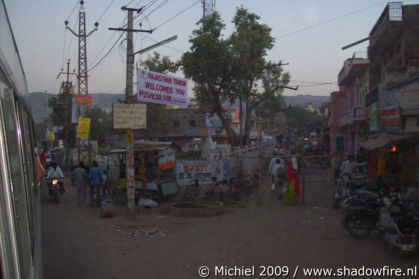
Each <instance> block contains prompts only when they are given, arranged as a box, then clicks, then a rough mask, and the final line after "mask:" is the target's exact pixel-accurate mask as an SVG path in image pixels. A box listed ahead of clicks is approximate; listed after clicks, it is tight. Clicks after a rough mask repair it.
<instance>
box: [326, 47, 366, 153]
mask: <svg viewBox="0 0 419 279" xmlns="http://www.w3.org/2000/svg"><path fill="white" fill-rule="evenodd" d="M368 65H369V62H368V60H367V59H364V58H357V57H356V55H355V54H354V56H353V57H352V58H349V59H347V60H346V61H345V63H344V65H343V67H342V69H341V71H340V72H339V75H338V84H339V88H340V91H338V92H332V93H331V105H330V109H331V111H330V119H329V123H328V124H329V128H330V152H331V154H336V153H337V154H353V153H356V152H357V151H358V149H359V144H358V142H359V139H358V135H357V125H356V124H358V123H357V121H358V120H359V119H360V118H359V116H360V114H363V113H364V111H365V109H363V108H362V107H361V105H360V104H362V103H363V101H362V100H363V96H362V94H359V92H358V91H359V88H360V86H359V83H360V80H363V79H362V77H363V76H364V75H365V73H366V72H367V70H368Z"/></svg>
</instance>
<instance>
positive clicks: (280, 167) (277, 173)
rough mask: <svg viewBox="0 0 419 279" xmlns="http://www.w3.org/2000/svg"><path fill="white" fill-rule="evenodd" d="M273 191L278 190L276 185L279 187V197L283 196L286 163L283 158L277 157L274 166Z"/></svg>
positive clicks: (272, 174)
mask: <svg viewBox="0 0 419 279" xmlns="http://www.w3.org/2000/svg"><path fill="white" fill-rule="evenodd" d="M271 176H272V191H275V190H276V187H277V186H278V188H279V192H280V194H279V198H282V191H281V189H280V188H281V187H282V184H283V183H282V180H283V178H284V177H285V163H284V161H283V160H282V159H281V158H277V159H276V161H275V163H274V165H273V166H272V172H271Z"/></svg>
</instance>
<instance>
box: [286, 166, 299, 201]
mask: <svg viewBox="0 0 419 279" xmlns="http://www.w3.org/2000/svg"><path fill="white" fill-rule="evenodd" d="M287 182H288V183H289V184H290V183H294V190H295V195H296V196H297V198H299V197H300V183H299V180H298V171H297V170H296V169H294V167H293V164H292V162H291V161H289V162H288V168H287Z"/></svg>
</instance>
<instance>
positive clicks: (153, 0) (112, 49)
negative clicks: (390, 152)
mask: <svg viewBox="0 0 419 279" xmlns="http://www.w3.org/2000/svg"><path fill="white" fill-rule="evenodd" d="M157 1H159V0H151V1H150V2H148V3H147V4H146V5H145V6H144V7H145V8H144V9H143V11H144V10H146V9H147V7H150V6H152V5H153V4H154V3H156V2H157ZM131 2H132V1H131ZM131 2H130V3H131ZM140 3H141V1H139V2H138V3H137V4H136V6H138V5H139V4H140ZM139 15H140V14H138V15H136V16H135V17H134V20H135V19H136V18H137V17H139ZM124 21H125V19H124ZM127 24H128V23H126V24H125V25H124V26H123V27H126V26H127ZM116 32H117V31H114V34H115V33H116ZM114 34H112V36H111V38H112V37H113V35H114ZM123 35H124V32H121V35H120V36H119V37H118V39H117V40H116V41H115V42H114V44H113V45H112V47H111V48H110V49H109V50H108V51H107V52H106V53H105V55H104V56H103V57H102V58H101V59H100V60H99V61H98V62H97V63H96V64H94V65H93V66H92V67H90V68H89V69H88V72H90V73H91V71H93V70H94V69H96V68H97V67H98V66H99V65H100V64H101V63H102V62H103V61H104V60H105V59H106V58H107V57H108V56H109V55H110V54H112V53H113V51H114V49H115V47H116V45H117V44H118V42H119V41H120V40H121V38H122V36H123ZM109 41H110V40H108V42H109ZM103 49H104V48H103ZM103 49H102V50H101V52H102V51H103ZM101 52H100V53H101ZM97 57H98V56H97ZM96 59H97V58H95V59H94V60H96Z"/></svg>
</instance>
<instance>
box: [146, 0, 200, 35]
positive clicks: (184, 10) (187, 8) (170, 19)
mask: <svg viewBox="0 0 419 279" xmlns="http://www.w3.org/2000/svg"><path fill="white" fill-rule="evenodd" d="M198 3H201V0H198V1H196V2H194V3H193V4H192V5H190V6H188V7H186V8H185V9H183V10H182V11H180V12H179V13H177V14H176V15H174V16H173V17H171V18H169V19H168V20H166V21H165V22H163V23H161V24H160V25H158V26H157V27H155V28H154V29H153V31H155V30H157V29H158V28H160V27H162V26H163V25H165V24H167V23H168V22H170V21H172V20H173V19H175V18H176V17H178V16H180V15H181V14H183V13H184V12H186V11H187V10H189V9H190V8H192V7H193V6H195V5H196V4H198Z"/></svg>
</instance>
